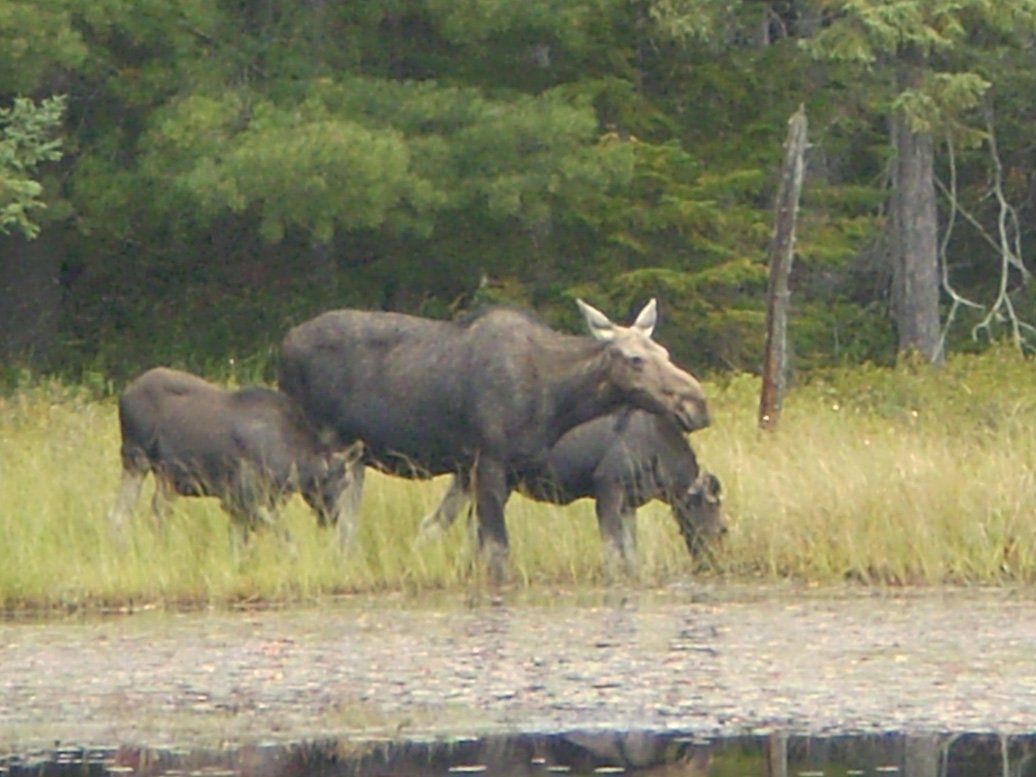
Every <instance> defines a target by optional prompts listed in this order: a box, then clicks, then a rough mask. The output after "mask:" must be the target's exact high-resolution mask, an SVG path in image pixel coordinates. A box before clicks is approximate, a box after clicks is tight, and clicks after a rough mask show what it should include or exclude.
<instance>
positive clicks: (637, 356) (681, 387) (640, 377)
mask: <svg viewBox="0 0 1036 777" xmlns="http://www.w3.org/2000/svg"><path fill="white" fill-rule="evenodd" d="M576 303H577V304H578V305H579V309H580V310H581V311H582V313H583V317H584V318H585V319H586V323H587V325H588V326H589V327H590V333H591V334H592V335H593V336H594V337H595V338H597V339H598V340H600V341H602V342H605V343H608V346H609V352H610V354H611V356H612V367H611V372H610V376H611V378H612V380H613V381H614V383H615V385H616V386H617V387H618V388H619V389H621V390H622V391H623V392H624V393H626V394H627V395H628V396H629V397H630V402H631V403H632V404H634V405H636V406H638V407H640V408H642V409H644V410H647V411H649V412H651V413H659V414H662V415H668V416H671V417H672V418H673V419H675V420H676V422H677V423H678V424H679V425H680V427H681V428H682V429H683V430H684V431H686V432H693V431H694V430H696V429H703V428H705V427H706V426H708V425H709V410H708V405H707V403H706V402H705V392H704V391H703V389H702V387H701V384H700V383H699V382H698V380H697V379H696V378H695V377H694V376H693V375H691V374H690V373H689V372H686V371H685V370H682V369H680V368H679V367H677V366H676V365H675V364H673V362H672V361H670V359H669V352H668V351H667V350H666V349H665V348H663V347H662V346H661V345H659V344H658V343H656V342H655V341H654V340H652V339H651V333H652V332H653V331H654V329H655V323H656V322H657V320H658V309H657V305H656V303H655V300H654V299H652V300H651V301H650V302H648V304H647V305H645V306H644V309H643V310H641V311H640V313H639V314H638V315H637V319H636V321H634V322H633V325H632V326H628V327H625V326H618V325H616V324H613V323H612V322H611V321H610V320H609V319H608V317H607V316H605V315H604V314H603V313H602V312H601V311H599V310H597V309H596V308H594V307H592V306H590V305H587V304H586V303H585V302H583V301H582V300H576Z"/></svg>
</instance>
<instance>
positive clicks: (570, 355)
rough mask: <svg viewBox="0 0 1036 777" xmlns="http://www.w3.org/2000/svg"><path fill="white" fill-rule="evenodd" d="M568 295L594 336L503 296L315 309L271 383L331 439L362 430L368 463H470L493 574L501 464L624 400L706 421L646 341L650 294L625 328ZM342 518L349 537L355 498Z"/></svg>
mask: <svg viewBox="0 0 1036 777" xmlns="http://www.w3.org/2000/svg"><path fill="white" fill-rule="evenodd" d="M577 303H578V305H579V308H580V310H581V311H582V313H583V316H584V318H585V319H586V322H587V324H588V325H589V327H590V331H591V333H592V334H593V338H587V337H576V336H571V335H563V334H559V333H557V332H554V331H553V330H551V329H548V328H547V327H545V326H543V325H542V324H540V323H538V322H537V321H535V320H534V319H533V318H531V317H530V316H528V315H526V314H524V313H520V312H518V311H514V310H510V309H506V308H491V309H489V310H487V311H484V312H482V313H480V314H478V315H475V316H473V317H471V318H470V319H468V320H467V321H464V322H447V321H433V320H429V319H423V318H417V317H414V316H407V315H403V314H400V313H383V312H368V311H359V310H338V311H332V312H329V313H324V314H322V315H320V316H317V317H316V318H314V319H312V320H310V321H307V322H305V323H303V324H300V325H299V326H297V327H295V328H294V329H292V330H291V331H290V332H288V334H287V336H286V337H285V338H284V342H283V343H282V346H281V360H280V375H279V383H280V387H281V389H282V390H283V391H284V392H285V393H287V394H288V395H289V396H291V397H292V398H293V399H295V401H296V402H298V403H299V405H300V406H301V407H302V409H303V411H304V412H305V414H306V416H307V418H308V419H309V420H310V422H311V423H312V424H313V425H314V426H315V427H317V429H318V430H319V431H320V432H321V433H322V434H327V435H329V436H330V437H331V438H332V439H333V440H334V442H335V443H336V444H337V445H338V446H345V445H348V444H350V443H352V442H354V441H362V442H363V443H364V446H365V452H366V456H365V461H367V462H368V463H371V464H373V465H374V466H376V467H379V468H380V469H383V470H385V471H388V472H393V473H396V474H402V475H406V476H410V477H413V476H431V475H438V474H444V473H447V472H454V473H456V472H464V471H471V470H472V469H473V470H474V475H475V504H476V514H477V516H478V537H479V544H480V546H481V547H482V550H483V553H484V555H485V556H486V559H487V561H488V563H489V570H490V574H491V576H492V577H493V579H494V580H500V579H503V577H504V575H505V562H506V558H507V528H506V526H505V524H504V505H505V503H506V501H507V497H508V494H509V493H510V489H509V487H508V478H507V473H508V471H510V470H513V469H518V470H520V469H522V468H524V467H527V466H529V465H530V464H532V463H534V462H538V461H542V460H543V459H545V458H546V456H547V452H548V451H549V450H550V447H551V446H552V445H553V444H554V443H555V442H556V441H557V439H558V438H559V437H560V436H561V435H563V434H564V433H565V432H566V431H568V430H569V429H571V428H572V427H573V426H576V425H578V424H581V423H584V422H586V421H589V420H590V419H592V418H596V417H597V416H600V415H605V414H607V413H609V412H611V411H612V410H615V409H617V408H619V407H621V406H623V405H633V406H636V407H640V408H643V409H644V410H647V411H649V412H652V413H658V414H662V415H665V416H668V417H670V418H672V419H673V420H674V421H675V422H676V423H677V424H678V425H679V426H680V427H681V428H682V429H685V430H687V431H691V430H694V429H700V428H702V427H704V426H706V425H708V423H709V414H708V409H707V406H706V402H705V395H704V393H703V391H702V388H701V385H700V384H699V383H698V381H697V380H696V379H695V378H694V377H693V376H692V375H690V374H689V373H687V372H685V371H683V370H682V369H680V368H679V367H677V366H675V365H674V364H673V363H672V362H671V361H670V360H669V354H668V352H667V351H666V350H665V348H663V347H662V346H661V345H659V344H657V343H655V342H654V341H653V340H652V339H651V333H652V332H653V331H654V327H655V322H656V318H657V313H656V305H655V300H651V301H650V302H649V303H648V304H647V305H646V306H645V307H644V309H643V310H642V311H641V312H640V314H639V315H638V316H637V318H636V320H635V321H634V323H633V325H632V326H630V327H622V326H617V325H615V324H613V323H612V322H611V321H609V320H608V318H607V316H605V315H604V314H603V313H601V312H600V311H598V310H596V309H595V308H593V307H591V306H590V305H587V304H586V303H584V302H583V301H582V300H577ZM355 469H356V472H355V477H354V482H353V484H352V486H351V487H352V488H353V489H354V491H355V492H356V493H359V489H361V488H362V468H361V467H356V468H355ZM354 508H355V504H354ZM342 518H343V519H347V520H343V522H342V526H341V527H340V531H341V536H342V538H343V541H345V542H348V541H349V539H350V538H351V537H352V534H353V531H354V527H353V523H354V522H355V519H356V515H355V509H353V510H349V511H346V513H345V514H343V516H342Z"/></svg>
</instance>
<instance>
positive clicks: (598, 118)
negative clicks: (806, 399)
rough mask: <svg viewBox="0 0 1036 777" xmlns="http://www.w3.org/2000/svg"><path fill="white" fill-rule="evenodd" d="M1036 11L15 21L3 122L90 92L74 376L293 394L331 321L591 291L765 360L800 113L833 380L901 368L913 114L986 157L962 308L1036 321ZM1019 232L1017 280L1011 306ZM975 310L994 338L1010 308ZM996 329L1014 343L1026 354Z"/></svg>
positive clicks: (648, 1)
mask: <svg viewBox="0 0 1036 777" xmlns="http://www.w3.org/2000/svg"><path fill="white" fill-rule="evenodd" d="M1034 9H1036V6H1034V2H1033V0H1006V2H998V3H994V2H991V0H967V2H948V1H947V0H895V2H890V1H888V0H782V1H781V2H776V1H774V2H766V3H757V2H740V1H735V0H634V1H633V2H630V1H629V0H526V1H525V2H520V3H513V2H503V1H502V0H465V1H464V2H455V1H452V0H451V1H450V2H445V0H366V1H365V2H341V3H332V2H327V0H312V1H311V2H287V1H286V0H245V1H244V2H233V3H231V2H208V1H204V0H185V1H184V2H177V3H168V2H161V1H160V0H90V1H89V2H84V1H83V0H47V2H43V1H42V0H0V106H8V105H16V104H15V103H14V100H15V98H16V97H18V96H20V95H29V96H32V97H34V98H36V99H37V100H41V99H43V98H46V97H49V96H51V95H67V111H66V115H65V120H64V132H63V139H64V149H65V151H66V155H65V157H64V159H63V160H62V161H61V162H55V163H52V164H50V165H49V166H44V167H43V168H40V169H39V170H38V171H34V174H33V176H30V183H29V186H30V189H31V192H30V193H31V195H32V197H33V198H35V200H34V201H40V202H46V203H48V204H49V206H50V207H49V209H48V210H47V211H46V212H45V219H44V215H43V213H38V214H37V216H38V218H39V219H40V220H41V223H42V225H43V227H44V229H45V230H46V233H47V235H48V237H49V238H50V239H51V242H50V243H48V247H47V249H46V251H45V252H44V253H45V260H46V261H48V262H50V267H49V269H48V272H50V273H51V274H52V275H53V279H54V282H56V283H60V284H61V287H62V294H61V295H60V301H59V304H60V309H59V310H57V311H48V314H49V315H54V316H57V317H58V318H59V321H60V325H59V326H58V327H57V336H58V338H59V339H60V341H61V342H60V343H59V346H60V347H59V348H58V349H57V351H56V353H57V354H58V359H57V361H56V363H55V362H52V363H51V364H50V366H51V367H55V368H57V369H59V370H63V371H65V372H66V373H70V374H89V375H95V376H99V377H100V378H101V379H102V380H109V379H111V380H115V381H116V382H118V381H120V380H121V379H122V378H124V377H125V376H127V375H130V374H132V373H134V372H137V371H139V370H140V369H141V368H143V367H145V366H148V365H151V364H154V363H160V362H164V363H174V364H178V365H180V366H185V367H188V368H193V369H198V370H202V371H206V372H209V373H212V372H226V371H227V364H228V360H231V359H233V360H234V364H235V365H241V364H242V363H244V364H246V365H249V366H248V369H249V370H251V371H253V372H260V373H261V372H262V371H263V369H264V368H265V365H266V364H267V363H268V361H269V355H270V353H271V350H272V348H274V347H275V345H276V343H277V342H278V340H279V338H280V336H281V334H282V333H283V331H284V329H285V328H286V327H287V326H288V325H289V324H291V323H293V322H296V321H298V320H300V319H302V318H304V317H306V316H308V315H310V314H313V313H315V312H317V311H320V310H322V309H326V308H328V307H338V306H343V305H356V306H363V307H372V308H378V307H384V308H388V309H397V310H406V311H412V312H419V313H423V314H427V315H433V316H439V317H448V316H450V315H452V314H454V313H456V312H457V311H458V309H460V308H463V307H466V306H468V305H471V304H476V303H478V302H482V301H495V300H502V301H508V302H515V303H518V304H521V305H523V306H528V307H533V308H535V309H537V310H539V311H540V312H541V313H542V314H543V315H544V316H545V317H546V318H547V319H548V320H550V321H551V322H552V323H554V324H557V325H560V326H575V325H576V324H577V323H578V322H577V319H576V316H575V311H574V306H573V305H572V304H571V299H572V297H573V296H575V295H577V294H579V295H585V296H588V297H589V298H591V299H592V300H593V301H594V302H595V303H597V304H598V305H599V306H601V307H602V308H603V309H605V310H606V311H608V312H609V313H610V314H613V315H614V316H615V317H616V318H621V317H622V316H623V314H624V313H625V312H626V311H628V310H630V309H632V308H633V307H634V306H639V305H640V304H642V303H643V300H644V299H645V297H647V296H649V295H656V296H658V297H660V299H661V307H662V312H663V316H664V319H665V323H664V325H663V327H662V328H661V329H660V331H659V337H660V339H662V340H663V341H665V342H666V343H667V344H669V345H671V346H672V347H673V349H674V351H675V352H676V354H677V356H678V358H679V360H680V361H682V362H684V363H686V364H688V365H689V366H691V367H692V368H696V369H704V368H712V369H724V368H736V369H749V370H752V369H755V368H756V366H757V363H758V355H759V351H760V348H761V344H762V340H763V337H762V331H761V330H762V323H763V317H764V314H763V311H764V306H763V291H764V289H765V282H766V248H767V243H768V240H769V236H770V230H771V226H772V213H771V200H772V196H773V189H774V185H775V180H776V172H777V171H776V169H775V168H776V165H777V164H778V162H779V159H780V156H781V143H782V141H783V137H784V132H785V123H786V120H787V118H788V116H790V114H791V113H792V112H793V111H794V110H795V108H796V107H797V106H798V105H799V104H804V105H805V107H806V110H807V112H808V114H809V117H810V126H811V143H812V149H811V151H810V159H809V173H808V178H807V188H806V192H805V195H804V200H803V204H802V213H801V223H800V229H799V241H798V251H797V256H796V268H795V275H794V277H793V320H792V326H791V333H792V335H793V338H794V346H793V351H794V353H795V358H796V363H797V364H798V365H799V366H800V367H803V368H809V367H813V366H817V365H825V364H827V365H830V364H836V363H855V362H860V361H867V360H869V361H878V362H882V361H886V362H887V361H890V360H891V359H892V358H893V356H894V350H895V348H894V344H895V336H894V333H893V331H892V329H891V326H890V324H889V322H888V319H887V291H886V290H887V282H888V279H887V269H886V265H885V263H884V262H883V247H882V246H883V244H882V239H881V236H882V231H883V224H884V220H885V219H884V213H885V211H884V206H883V203H884V202H885V198H886V195H887V174H886V173H887V163H888V159H889V154H890V151H889V146H888V132H887V122H888V118H889V116H890V115H891V113H892V111H893V110H897V109H900V108H902V109H905V110H907V111H908V112H909V115H910V116H911V119H912V121H914V122H915V123H916V124H917V125H918V126H922V127H924V128H926V129H927V130H931V131H932V132H933V133H935V136H936V137H937V138H944V137H945V138H946V139H947V140H946V145H943V146H942V147H941V151H940V156H939V159H940V165H941V167H940V172H939V175H940V179H941V180H943V181H945V182H946V184H947V187H950V180H951V176H950V172H951V171H950V169H949V167H948V166H947V164H948V160H949V159H950V157H949V155H948V154H947V153H946V152H947V151H949V150H951V149H952V150H953V151H954V152H955V153H954V156H953V160H954V163H955V164H954V167H953V171H952V172H953V179H952V180H953V184H952V187H953V190H954V191H955V193H956V197H957V200H958V202H959V205H960V207H961V208H962V209H963V210H962V211H960V213H958V214H957V215H956V217H955V225H956V226H955V229H954V231H953V232H952V233H951V234H950V235H949V239H948V240H947V243H946V261H947V268H948V270H949V277H950V280H951V281H952V283H953V284H954V287H955V288H956V289H957V290H958V291H959V292H960V293H961V294H963V295H966V296H967V297H968V298H969V299H972V300H975V301H977V302H978V303H980V304H981V305H982V306H983V307H984V308H986V309H988V307H989V306H990V305H993V304H995V303H996V302H997V301H998V300H1001V299H1002V298H1004V297H1005V295H1006V298H1007V299H1008V301H1009V303H1010V307H1009V309H1008V308H1005V307H1004V306H1003V304H1002V303H1001V308H1000V309H1001V312H1003V311H1005V310H1007V311H1008V312H1011V311H1013V312H1015V313H1016V314H1017V316H1018V317H1020V318H1021V319H1023V320H1025V319H1027V320H1036V310H1034V308H1036V302H1034V300H1033V298H1032V295H1031V292H1029V291H1028V288H1027V286H1026V285H1025V284H1024V283H1023V282H1022V281H1023V280H1024V279H1025V276H1024V274H1023V271H1022V270H1021V269H1020V268H1019V264H1020V262H1021V261H1023V260H1024V257H1023V256H1021V247H1022V246H1024V245H1025V244H1026V243H1027V242H1031V238H1032V230H1033V229H1034V226H1033V225H1034V224H1036V221H1034V220H1033V219H1032V218H1031V212H1032V208H1033V205H1034V204H1036V203H1034V198H1036V195H1034V192H1036V187H1034V186H1033V184H1032V182H1033V179H1034V174H1036V170H1034V166H1036V160H1034V158H1033V148H1034V144H1033V137H1034V135H1033V129H1032V126H1033V125H1032V121H1031V118H1032V117H1031V95H1032V94H1033V86H1034V84H1033V78H1034V76H1033V73H1034V72H1036V67H1034V65H1036V53H1034V52H1036V48H1034V47H1033V45H1032V44H1033V41H1034V34H1033V32H1034V23H1036V10H1034ZM903 63H907V64H908V65H909V66H910V67H911V68H913V70H912V71H911V72H912V73H914V74H915V75H916V76H917V78H915V79H914V80H912V81H910V83H908V84H907V85H906V86H904V85H903V84H900V83H898V82H897V80H896V79H897V73H898V72H899V70H901V67H900V66H901V65H903ZM18 105H24V104H23V103H18ZM43 105H47V103H43ZM14 110H15V111H17V110H18V109H17V108H15V109H14ZM7 115H8V114H2V116H7ZM0 121H2V119H0ZM994 128H995V132H996V136H995V137H996V139H997V140H998V144H997V146H996V150H997V154H996V155H995V156H994V155H992V154H991V153H990V151H991V150H992V148H993V147H992V145H991V144H990V140H991V139H992V136H990V134H989V132H990V130H991V129H994ZM39 161H43V158H42V157H41V158H40V160H39ZM998 165H999V168H1000V173H999V174H997V175H994V172H993V171H995V169H996V167H997V166H998ZM994 180H996V181H998V182H999V183H998V187H999V190H998V192H994V191H992V188H991V181H994ZM4 185H5V186H6V183H5V184H4ZM999 194H1002V195H1003V198H1004V200H1003V201H1004V202H1006V203H1008V204H1009V205H1010V206H1011V207H1012V208H1013V210H1010V209H1008V210H1007V211H1006V213H1007V215H1006V216H1005V215H1004V214H1005V208H1004V207H1003V205H1002V204H1001V201H1000V199H999ZM3 196H6V194H5V193H4V191H0V197H3ZM0 207H5V206H4V200H3V199H0ZM965 212H966V214H965ZM949 213H950V211H949V209H948V208H946V207H943V216H944V219H943V220H944V223H948V222H949V219H948V218H947V216H948V214H949ZM1027 216H1028V218H1027ZM5 218H6V216H5ZM969 219H970V220H969ZM1001 227H1003V228H1004V229H1005V230H1006V231H1005V232H1004V233H1003V235H1006V238H1004V237H1003V236H1002V234H1001V231H1000V229H1001ZM23 228H24V225H23ZM1005 239H1006V241H1007V244H1009V245H1012V246H1013V245H1017V247H1018V250H1017V251H1016V252H1015V253H1016V256H1015V258H1016V259H1017V260H1018V261H1016V262H1015V266H1014V269H1011V270H1009V271H1008V273H1007V276H1006V283H1005V284H1004V286H1003V287H1002V286H1001V281H1000V277H1001V263H1002V256H1003V254H1004V250H1003V248H1004V240H1005ZM0 250H6V249H5V247H4V246H0ZM4 261H6V259H5V255H4V254H3V253H0V263H2V262H4ZM41 261H43V260H41ZM0 269H2V266H0ZM2 276H3V273H0V277H2ZM8 282H9V283H10V281H8ZM15 283H16V281H15ZM17 293H18V292H17V290H15V292H14V294H15V296H17ZM946 299H947V303H949V298H948V297H947V298H946ZM2 304H3V302H2V298H0V305H2ZM49 304H56V303H49ZM947 312H948V308H947ZM954 312H955V326H954V328H953V329H952V331H951V332H950V337H951V339H952V341H953V344H954V347H955V348H960V347H965V346H967V344H968V343H970V333H971V327H972V326H973V325H974V324H976V323H978V322H980V321H981V320H982V318H983V316H984V313H985V311H984V310H979V309H977V308H971V307H967V306H965V307H963V308H961V309H960V310H959V311H957V310H955V311H954ZM0 313H2V311H0ZM0 318H2V317H0ZM988 323H989V326H988V327H986V328H984V329H983V331H982V334H983V336H984V338H985V340H988V339H989V338H990V337H991V338H998V337H1000V336H1002V335H1003V334H1004V333H1005V332H1006V329H1005V326H1004V323H1003V322H1001V321H1000V319H998V318H993V319H990V320H989V322H988ZM16 325H17V324H16ZM968 347H970V346H968ZM42 350H44V349H41V351H42ZM46 350H48V352H50V353H54V352H55V351H54V350H53V349H46Z"/></svg>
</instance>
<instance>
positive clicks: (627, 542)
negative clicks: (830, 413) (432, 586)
mask: <svg viewBox="0 0 1036 777" xmlns="http://www.w3.org/2000/svg"><path fill="white" fill-rule="evenodd" d="M510 481H511V483H512V485H513V487H514V488H515V489H516V490H517V491H518V492H519V493H522V494H524V495H525V496H527V497H529V498H530V499H535V500H537V501H539V502H549V503H552V504H562V505H563V504H569V503H570V502H574V501H575V500H576V499H580V498H583V497H590V498H592V499H594V500H596V505H595V507H596V511H597V521H598V525H599V527H600V531H601V538H602V540H604V555H605V568H606V569H607V570H608V571H609V572H614V571H615V570H616V569H618V568H619V567H620V565H621V566H622V568H624V570H625V571H626V573H627V574H631V575H633V574H636V571H637V527H636V514H637V508H638V507H641V506H642V505H644V504H646V503H648V502H650V501H651V500H652V499H661V500H662V501H664V502H665V503H666V504H668V505H669V506H670V508H671V509H672V513H673V519H674V520H675V521H676V525H677V528H679V530H680V534H681V535H682V536H683V539H684V543H685V544H686V546H687V550H688V552H689V553H690V554H691V555H692V556H695V557H697V556H698V555H699V554H700V553H701V552H702V551H703V550H704V549H705V548H706V546H707V543H708V542H709V541H711V540H714V539H716V538H718V537H720V536H722V535H723V534H724V533H726V522H725V520H724V518H723V511H722V504H721V499H720V483H719V480H718V479H717V478H716V476H715V475H713V474H711V473H708V472H705V471H704V470H702V469H701V468H700V467H699V466H698V457H697V456H696V455H695V453H694V449H693V448H691V446H690V445H689V444H688V442H687V438H686V437H685V436H684V435H683V433H682V432H681V431H680V429H679V428H677V426H676V425H675V424H674V423H673V422H672V421H670V420H669V419H668V418H665V417H663V416H659V415H654V414H652V413H646V412H644V411H643V410H629V409H623V410H619V411H617V412H614V413H611V414H609V415H606V416H600V417H599V418H595V419H593V420H592V421H587V422H586V423H585V424H580V425H579V426H576V427H574V428H573V429H570V430H569V431H568V432H566V433H565V434H564V435H562V437H561V439H559V440H558V441H557V442H556V443H555V444H554V446H553V447H552V448H551V449H550V454H549V455H548V456H547V459H546V460H545V461H544V462H542V463H538V464H534V465H533V466H532V468H530V469H526V470H522V471H520V472H512V473H510ZM470 484H471V478H470V476H469V475H468V474H467V473H458V474H456V475H454V476H453V480H452V481H451V482H450V486H449V488H448V489H447V491H446V493H445V494H444V495H443V498H442V501H441V502H440V503H439V505H438V507H436V509H435V510H434V511H433V512H431V513H430V514H429V515H427V516H426V517H425V518H424V520H423V521H422V522H421V530H420V534H421V537H422V538H427V537H428V536H431V535H434V534H436V533H440V532H442V531H444V530H446V529H448V528H449V527H450V526H451V525H452V524H453V522H454V521H455V520H456V519H457V516H458V515H460V513H461V512H462V510H463V509H464V507H465V506H466V505H467V502H468V500H469V491H470Z"/></svg>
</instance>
